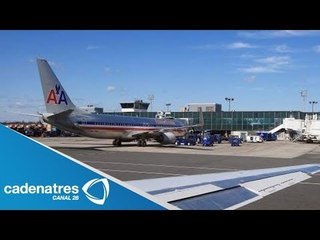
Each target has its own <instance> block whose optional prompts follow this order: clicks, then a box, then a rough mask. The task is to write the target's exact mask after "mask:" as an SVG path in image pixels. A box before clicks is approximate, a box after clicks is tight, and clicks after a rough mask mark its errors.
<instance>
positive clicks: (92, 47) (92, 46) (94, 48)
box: [87, 45, 103, 51]
mask: <svg viewBox="0 0 320 240" xmlns="http://www.w3.org/2000/svg"><path fill="white" fill-rule="evenodd" d="M101 48H103V46H99V45H88V46H87V50H89V51H90V50H97V49H101Z"/></svg>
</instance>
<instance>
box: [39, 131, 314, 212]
mask: <svg viewBox="0 0 320 240" xmlns="http://www.w3.org/2000/svg"><path fill="white" fill-rule="evenodd" d="M36 140H37V141H39V142H42V143H44V144H45V145H47V146H50V147H52V148H54V149H56V150H58V151H60V152H62V153H65V154H67V155H69V156H71V157H73V158H75V159H78V160H80V161H82V162H84V163H86V164H88V165H90V166H92V167H94V168H96V169H99V170H100V171H103V172H105V173H107V174H109V175H111V176H114V177H116V178H118V179H120V180H123V181H128V180H138V179H148V178H160V177H170V176H180V175H194V174H203V173H216V172H227V171H238V170H249V169H261V168H273V167H282V166H292V165H300V164H307V163H320V145H319V144H306V143H299V142H290V141H275V142H264V143H243V144H241V145H240V146H238V147H231V145H230V144H229V143H226V142H224V143H222V144H215V145H214V146H213V147H204V146H199V145H197V146H175V145H165V146H161V145H160V144H159V143H156V142H148V145H147V146H146V147H138V146H136V143H134V142H132V143H123V146H121V147H115V146H113V145H112V140H106V139H93V138H86V137H55V138H36ZM240 209H243V210H312V209H314V210H315V209H316V210H319V209H320V173H318V174H315V175H313V177H312V178H310V179H308V180H306V181H304V182H301V183H298V184H295V185H294V186H291V187H289V188H286V189H284V190H281V191H279V192H276V193H274V194H271V195H269V196H267V197H265V198H263V199H261V200H259V201H256V202H253V203H251V204H248V205H246V206H244V207H242V208H240Z"/></svg>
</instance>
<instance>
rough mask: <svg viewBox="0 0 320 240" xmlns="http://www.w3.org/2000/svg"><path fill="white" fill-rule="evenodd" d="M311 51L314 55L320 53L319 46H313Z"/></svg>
mask: <svg viewBox="0 0 320 240" xmlns="http://www.w3.org/2000/svg"><path fill="white" fill-rule="evenodd" d="M313 50H314V51H315V52H316V53H320V45H317V46H314V47H313Z"/></svg>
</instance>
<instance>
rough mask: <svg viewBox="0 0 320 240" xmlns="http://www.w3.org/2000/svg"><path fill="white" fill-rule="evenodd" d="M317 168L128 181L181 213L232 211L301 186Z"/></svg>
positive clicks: (313, 166) (307, 165)
mask: <svg viewBox="0 0 320 240" xmlns="http://www.w3.org/2000/svg"><path fill="white" fill-rule="evenodd" d="M317 172H320V164H305V165H297V166H290V167H280V168H268V169H259V170H244V171H236V172H227V173H211V174H201V175H192V176H179V177H167V178H155V179H146V180H135V181H128V182H127V183H129V184H131V185H134V186H136V187H138V188H140V189H142V190H144V191H145V192H147V193H149V194H151V195H154V196H155V197H158V198H160V199H161V200H163V201H165V202H167V203H169V204H172V205H174V206H175V207H178V208H179V209H185V210H219V209H226V210H232V209H237V208H240V207H242V206H244V205H247V204H249V203H251V202H254V201H257V200H259V199H261V198H263V197H265V196H267V195H269V194H272V193H274V192H277V191H279V190H282V189H284V188H287V187H289V186H291V185H294V184H296V183H299V182H302V181H304V180H306V179H308V178H310V177H311V175H312V174H315V173H317Z"/></svg>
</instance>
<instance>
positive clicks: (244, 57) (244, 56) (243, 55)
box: [240, 53, 256, 59]
mask: <svg viewBox="0 0 320 240" xmlns="http://www.w3.org/2000/svg"><path fill="white" fill-rule="evenodd" d="M255 57H256V56H255V55H252V54H247V53H245V54H241V55H240V58H242V59H252V58H255Z"/></svg>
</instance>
